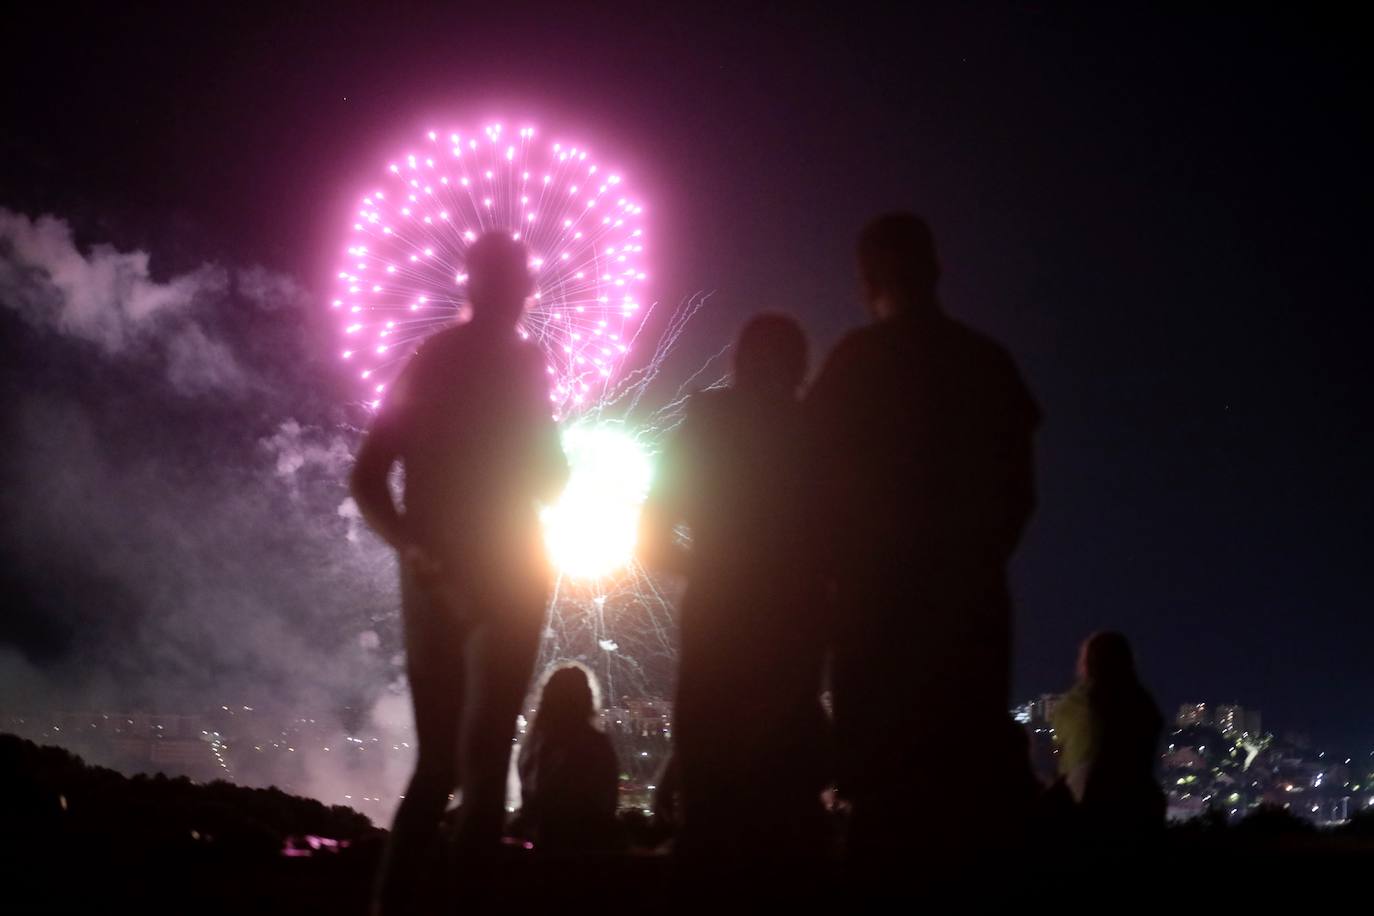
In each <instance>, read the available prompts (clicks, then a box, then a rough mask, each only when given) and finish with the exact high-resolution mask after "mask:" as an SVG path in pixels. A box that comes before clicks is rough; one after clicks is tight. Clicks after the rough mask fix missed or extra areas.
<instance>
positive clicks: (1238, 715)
mask: <svg viewBox="0 0 1374 916" xmlns="http://www.w3.org/2000/svg"><path fill="white" fill-rule="evenodd" d="M1212 722H1213V724H1214V725H1216V727H1217V729H1218V730H1219V731H1220V732H1221V733H1222V734H1223V735H1226V736H1227V737H1231V736H1232V735H1258V734H1259V733H1260V714H1259V710H1255V709H1245V708H1244V707H1242V706H1237V705H1235V704H1229V705H1228V704H1223V705H1221V706H1218V707H1217V709H1216V713H1215V715H1214V716H1213V717H1212Z"/></svg>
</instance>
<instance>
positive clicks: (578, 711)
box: [519, 662, 620, 852]
mask: <svg viewBox="0 0 1374 916" xmlns="http://www.w3.org/2000/svg"><path fill="white" fill-rule="evenodd" d="M597 693H598V691H597V689H596V679H595V677H594V676H593V675H592V673H591V672H590V671H588V670H587V669H586V668H584V667H583V666H582V665H579V664H576V663H575V662H568V663H565V664H563V665H560V666H559V667H557V668H555V669H554V670H553V671H552V672H550V674H549V676H548V678H547V679H546V680H545V681H544V688H543V690H542V691H541V692H540V698H539V711H538V712H537V713H536V714H535V717H534V723H533V724H532V725H531V726H530V728H529V731H528V732H527V733H526V735H525V743H524V746H523V747H522V748H521V749H520V764H519V768H520V791H521V809H520V820H521V822H522V823H523V824H524V826H525V829H526V830H527V831H528V834H529V836H530V838H531V839H533V840H534V845H535V849H536V850H539V851H544V852H588V851H606V850H611V849H614V848H615V847H616V845H617V840H618V836H617V834H618V827H619V825H618V822H617V821H616V817H615V812H616V806H617V803H618V800H619V789H620V773H619V766H618V764H617V762H616V757H615V748H614V747H612V746H611V739H610V738H608V737H607V736H606V733H605V732H603V731H601V729H599V728H597V727H596V725H595V724H594V723H593V719H594V718H595V717H596V713H597V709H598V708H599V706H600V703H599V701H598V699H597Z"/></svg>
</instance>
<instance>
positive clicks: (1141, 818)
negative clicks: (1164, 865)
mask: <svg viewBox="0 0 1374 916" xmlns="http://www.w3.org/2000/svg"><path fill="white" fill-rule="evenodd" d="M1051 724H1052V725H1053V726H1054V731H1055V735H1056V738H1057V740H1058V742H1059V745H1060V754H1059V770H1060V773H1061V774H1062V776H1063V778H1064V781H1065V782H1066V783H1067V785H1068V788H1069V790H1070V792H1072V794H1073V797H1074V799H1075V800H1077V802H1078V805H1079V812H1080V814H1081V815H1082V816H1081V818H1080V819H1079V820H1080V822H1081V823H1082V824H1083V826H1084V827H1085V829H1086V830H1087V831H1088V832H1089V833H1090V834H1102V833H1109V834H1132V833H1134V834H1141V833H1145V832H1148V831H1150V830H1151V829H1157V828H1159V827H1161V826H1163V824H1164V809H1165V805H1166V802H1165V799H1164V793H1163V791H1162V790H1161V789H1160V787H1159V783H1158V781H1157V780H1156V779H1155V772H1154V771H1155V764H1156V763H1157V761H1158V753H1159V737H1160V733H1161V731H1162V730H1163V728H1164V719H1163V717H1162V716H1160V714H1159V707H1157V706H1156V705H1155V701H1154V698H1153V697H1151V696H1150V694H1149V691H1147V690H1146V689H1145V688H1144V687H1143V686H1142V685H1141V683H1140V679H1139V678H1138V677H1137V676H1136V670H1135V658H1134V657H1133V655H1132V653H1131V645H1130V643H1129V642H1127V640H1126V637H1125V636H1123V635H1121V634H1120V633H1115V632H1111V631H1104V632H1100V633H1094V634H1093V635H1092V636H1090V637H1088V638H1087V639H1086V640H1084V642H1083V647H1082V649H1081V650H1080V651H1079V654H1078V682H1077V683H1076V684H1074V686H1073V688H1072V689H1071V690H1069V692H1068V693H1066V694H1064V696H1063V697H1062V698H1061V699H1060V701H1059V703H1058V704H1057V705H1056V706H1055V708H1054V713H1053V714H1052V716H1051Z"/></svg>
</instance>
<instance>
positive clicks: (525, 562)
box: [392, 325, 559, 588]
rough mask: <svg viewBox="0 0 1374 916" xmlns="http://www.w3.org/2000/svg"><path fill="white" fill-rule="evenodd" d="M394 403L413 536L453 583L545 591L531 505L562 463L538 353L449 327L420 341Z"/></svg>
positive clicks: (510, 338)
mask: <svg viewBox="0 0 1374 916" xmlns="http://www.w3.org/2000/svg"><path fill="white" fill-rule="evenodd" d="M392 397H393V398H396V399H401V400H402V401H403V404H400V405H397V408H398V409H400V410H403V411H405V412H406V414H407V432H406V434H404V435H403V437H402V445H401V459H402V461H403V462H404V465H405V496H404V503H405V512H406V516H407V519H408V520H409V522H410V524H411V526H412V527H411V530H412V532H413V535H414V537H415V538H416V539H417V540H419V541H420V542H421V543H422V545H423V546H424V548H425V550H426V551H427V552H429V553H430V554H431V555H432V556H433V557H434V558H435V559H436V560H437V561H438V562H439V563H441V564H442V565H444V566H445V567H447V568H449V569H452V570H453V571H454V573H455V576H454V578H455V580H460V581H465V582H468V583H473V584H475V583H476V581H478V580H479V579H480V580H482V581H484V582H486V583H489V584H490V585H492V586H494V587H501V586H502V585H503V584H504V585H507V586H513V585H515V584H518V583H521V582H527V581H533V582H534V583H535V584H536V585H538V586H539V587H541V588H542V587H543V580H545V579H547V577H548V574H549V571H548V566H547V561H546V558H545V556H544V548H543V539H542V533H541V529H540V526H539V516H538V511H537V506H536V499H537V498H538V497H540V496H545V497H547V495H548V493H549V492H550V491H549V485H548V482H547V481H548V480H549V479H550V478H551V476H553V475H551V471H550V465H551V464H552V463H553V462H555V461H557V459H558V457H559V456H557V455H555V454H553V453H552V450H551V448H550V443H549V441H548V440H549V429H550V427H551V425H552V424H551V421H550V419H549V404H548V398H547V383H546V381H545V374H544V371H543V360H542V358H541V357H540V355H539V352H538V350H537V349H535V348H534V347H533V346H532V345H529V344H525V343H522V342H521V341H520V340H519V339H518V338H517V337H516V336H515V335H514V334H501V335H492V334H489V333H485V332H484V331H483V330H479V329H475V328H472V327H471V326H466V325H465V326H459V327H455V328H451V329H449V330H446V331H443V332H441V333H439V334H437V335H435V336H434V337H432V338H430V339H429V340H428V341H426V342H425V344H424V345H423V346H422V347H421V349H420V351H419V353H417V354H416V356H415V358H414V359H413V361H412V363H411V365H410V366H409V367H407V370H406V372H405V373H404V374H403V375H402V377H401V378H400V379H399V380H398V382H397V390H396V391H395V392H394V393H393V395H392ZM555 470H556V469H555Z"/></svg>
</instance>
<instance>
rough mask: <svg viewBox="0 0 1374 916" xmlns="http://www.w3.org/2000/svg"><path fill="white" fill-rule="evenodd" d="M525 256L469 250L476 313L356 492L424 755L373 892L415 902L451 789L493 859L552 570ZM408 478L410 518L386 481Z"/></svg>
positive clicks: (392, 905) (463, 847)
mask: <svg viewBox="0 0 1374 916" xmlns="http://www.w3.org/2000/svg"><path fill="white" fill-rule="evenodd" d="M527 259H528V255H527V253H526V251H525V247H524V246H523V245H521V244H520V243H518V242H515V241H513V240H512V239H511V236H510V235H509V234H508V233H504V232H489V233H487V234H486V235H483V236H482V237H481V238H479V239H478V240H477V241H476V242H474V243H473V245H472V247H471V248H470V249H469V250H468V257H467V274H468V293H469V297H470V300H471V305H472V310H473V317H472V320H471V321H470V322H468V323H467V324H463V325H459V326H456V327H452V328H448V329H447V330H444V331H441V332H439V333H438V334H435V335H434V336H433V337H431V338H429V339H428V340H426V341H425V342H424V343H423V344H422V345H421V346H420V348H419V350H418V352H416V354H415V355H414V357H413V358H412V359H411V360H410V362H409V364H408V365H407V366H406V367H405V369H404V371H403V372H402V374H401V375H400V377H399V378H398V379H397V381H396V383H395V384H394V386H393V387H392V389H391V390H390V391H389V392H388V394H387V397H386V401H385V403H384V404H383V405H382V406H381V408H380V410H379V411H378V414H377V417H376V420H375V421H374V423H373V426H372V428H371V430H370V431H369V432H368V434H367V438H366V439H365V440H364V441H363V444H362V448H361V449H360V451H359V453H358V460H357V465H356V466H355V468H354V471H353V481H352V483H353V494H354V497H355V499H356V500H357V502H358V507H359V509H360V510H361V511H362V514H363V517H364V518H365V519H366V520H367V522H368V523H369V524H370V525H371V526H372V528H373V529H374V530H375V531H376V532H377V534H378V535H380V536H381V537H382V538H383V539H384V540H385V541H386V542H387V543H389V544H390V545H391V546H392V547H394V548H396V551H397V553H398V554H399V557H400V566H401V598H402V615H403V623H404V626H405V645H406V671H407V674H408V677H409V681H410V691H411V697H412V700H413V703H414V708H415V731H416V738H417V741H418V744H419V758H418V760H417V762H416V767H415V774H414V776H412V778H411V780H410V784H409V786H408V787H407V789H406V793H405V799H404V800H403V801H402V803H401V805H400V807H399V808H398V809H397V811H396V819H395V823H394V825H393V827H392V833H391V840H390V845H389V847H388V852H387V856H386V860H385V862H384V863H383V866H382V875H381V877H380V879H379V884H378V898H377V899H378V901H379V903H380V906H381V908H382V909H384V910H386V911H388V912H389V911H393V910H397V909H402V908H404V907H407V906H409V905H411V904H412V903H413V900H414V895H415V894H416V887H417V885H418V884H419V883H420V882H421V881H422V880H423V879H424V875H425V871H426V869H427V867H428V866H427V860H428V859H429V858H430V857H431V856H432V854H433V853H434V852H435V848H436V840H437V838H438V826H439V822H440V819H441V817H442V816H443V812H444V809H445V808H446V806H447V804H448V800H449V795H450V793H452V792H453V791H454V789H460V790H461V795H462V797H461V812H460V817H459V821H458V827H457V838H456V841H457V848H458V850H459V852H460V854H466V855H473V854H480V853H482V852H486V851H490V850H493V849H495V848H496V847H497V845H498V844H499V841H500V836H501V830H502V827H503V825H504V819H505V791H506V776H507V770H508V766H509V762H510V753H511V741H512V738H513V736H514V731H515V718H516V715H517V713H518V712H519V708H520V703H521V701H522V700H523V698H524V694H525V690H526V687H527V686H528V683H529V678H530V674H531V671H532V669H533V666H534V660H535V654H536V652H537V650H538V643H539V633H540V627H541V626H542V621H543V615H544V610H545V603H546V600H547V595H548V590H549V586H550V580H551V574H550V569H549V564H548V560H547V558H546V556H545V551H544V544H543V539H542V535H541V530H540V525H539V516H538V509H537V505H536V504H537V503H538V502H539V501H546V502H547V501H551V500H553V499H554V498H555V497H556V496H557V494H558V493H559V491H560V489H561V487H562V485H563V483H564V481H565V479H566V476H567V465H566V462H565V460H564V457H563V452H562V449H561V448H560V446H559V441H558V433H557V429H556V427H555V425H554V423H553V420H552V418H551V416H550V411H549V399H548V387H547V382H546V381H545V378H546V376H545V369H544V361H543V359H542V358H541V357H540V355H539V353H538V351H537V350H536V349H535V348H534V346H532V345H530V344H527V343H523V342H522V341H521V340H520V339H519V336H518V335H517V333H516V324H517V322H518V321H519V319H520V316H521V312H522V310H523V308H524V302H525V299H526V297H527V296H528V295H529V294H530V289H531V280H530V275H529V268H528V264H527ZM397 462H400V463H401V465H402V466H403V468H404V470H405V493H404V500H403V502H404V509H403V510H400V509H398V508H397V507H396V505H395V504H394V503H393V501H392V496H391V491H390V489H389V487H388V483H387V478H388V475H389V473H390V470H391V467H392V465H393V464H395V463H397Z"/></svg>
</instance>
